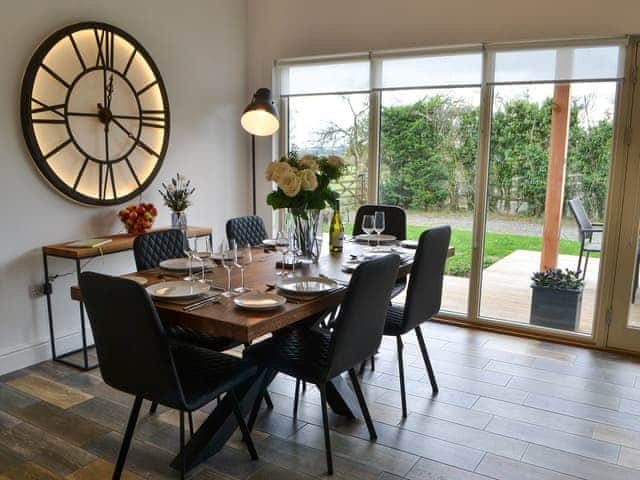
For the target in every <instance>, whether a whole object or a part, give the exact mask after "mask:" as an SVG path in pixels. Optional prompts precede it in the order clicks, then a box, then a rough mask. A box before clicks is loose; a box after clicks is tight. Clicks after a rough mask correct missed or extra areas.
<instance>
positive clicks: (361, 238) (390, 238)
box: [356, 233, 397, 243]
mask: <svg viewBox="0 0 640 480" xmlns="http://www.w3.org/2000/svg"><path fill="white" fill-rule="evenodd" d="M378 239H380V243H388V242H395V241H396V240H397V239H396V237H395V235H385V234H384V233H383V234H382V235H374V234H373V233H372V234H367V233H362V234H360V235H356V242H377V241H378Z"/></svg>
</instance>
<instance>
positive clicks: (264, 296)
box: [233, 292, 287, 310]
mask: <svg viewBox="0 0 640 480" xmlns="http://www.w3.org/2000/svg"><path fill="white" fill-rule="evenodd" d="M233 303H235V304H236V305H237V306H238V307H240V308H244V309H247V310H273V309H275V308H280V307H281V306H282V305H284V304H285V303H287V299H286V298H284V297H282V296H280V295H276V294H274V293H260V292H251V293H245V294H244V295H240V296H238V297H236V298H234V299H233Z"/></svg>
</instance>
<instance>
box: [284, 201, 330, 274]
mask: <svg viewBox="0 0 640 480" xmlns="http://www.w3.org/2000/svg"><path fill="white" fill-rule="evenodd" d="M321 213H322V211H321V210H299V209H290V210H289V218H288V220H289V221H290V222H291V225H292V226H293V232H294V242H295V247H296V249H297V250H298V255H299V257H300V259H301V260H302V262H303V263H317V261H318V258H319V257H320V250H321V248H322V220H323V218H324V217H323V216H322V215H321Z"/></svg>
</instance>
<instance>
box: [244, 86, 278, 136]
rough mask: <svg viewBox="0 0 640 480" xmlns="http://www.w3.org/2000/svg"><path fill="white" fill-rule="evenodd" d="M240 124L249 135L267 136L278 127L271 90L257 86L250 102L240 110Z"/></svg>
mask: <svg viewBox="0 0 640 480" xmlns="http://www.w3.org/2000/svg"><path fill="white" fill-rule="evenodd" d="M240 124H241V125H242V128H244V129H245V130H246V131H247V132H249V133H250V134H251V135H257V136H259V137H267V136H269V135H273V134H274V133H276V132H277V131H278V128H280V122H279V121H278V110H277V109H276V107H275V105H274V104H273V100H272V99H271V90H269V89H268V88H259V89H258V90H256V93H254V94H253V99H252V100H251V103H250V104H249V105H247V108H245V109H244V112H242V117H240Z"/></svg>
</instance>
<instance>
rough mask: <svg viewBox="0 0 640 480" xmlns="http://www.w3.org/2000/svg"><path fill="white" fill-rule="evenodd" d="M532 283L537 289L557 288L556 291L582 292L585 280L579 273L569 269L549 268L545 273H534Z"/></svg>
mask: <svg viewBox="0 0 640 480" xmlns="http://www.w3.org/2000/svg"><path fill="white" fill-rule="evenodd" d="M531 281H532V282H533V285H535V286H536V287H545V288H555V289H556V290H581V289H582V288H583V287H584V280H582V278H580V277H579V276H578V273H577V272H574V271H573V270H569V269H568V268H567V269H565V270H562V269H560V268H549V269H548V270H545V271H544V272H534V273H533V275H531Z"/></svg>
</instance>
